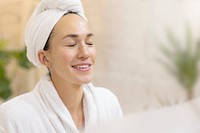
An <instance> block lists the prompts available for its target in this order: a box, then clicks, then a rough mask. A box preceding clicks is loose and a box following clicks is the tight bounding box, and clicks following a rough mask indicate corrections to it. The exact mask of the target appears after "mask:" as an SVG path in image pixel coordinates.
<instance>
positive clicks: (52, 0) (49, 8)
mask: <svg viewBox="0 0 200 133" xmlns="http://www.w3.org/2000/svg"><path fill="white" fill-rule="evenodd" d="M69 11H71V12H76V13H77V14H79V15H80V16H82V17H83V18H84V19H86V17H85V16H84V11H83V7H82V3H81V1H80V0H42V1H41V2H40V3H39V5H38V6H37V7H36V9H35V11H34V12H33V14H32V16H31V17H30V19H29V21H28V23H27V27H26V32H25V44H26V47H27V57H28V59H29V60H30V61H31V62H32V63H33V64H34V65H35V66H40V65H41V63H40V62H39V60H38V57H37V55H38V51H39V50H42V49H43V48H44V46H45V43H46V41H47V39H48V37H49V34H50V33H51V31H52V29H53V27H54V26H55V24H56V23H57V22H58V21H59V20H60V18H61V17H62V16H63V15H64V14H65V13H67V12H69Z"/></svg>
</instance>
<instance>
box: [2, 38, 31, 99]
mask: <svg viewBox="0 0 200 133" xmlns="http://www.w3.org/2000/svg"><path fill="white" fill-rule="evenodd" d="M6 45H7V42H6V41H5V40H0V98H2V99H4V100H6V99H8V98H9V96H10V95H11V94H12V91H11V87H10V84H11V80H10V79H9V78H8V76H7V74H6V66H7V65H8V64H9V62H10V61H11V60H12V59H15V60H16V61H17V64H18V66H20V67H22V68H24V69H29V68H31V67H32V64H31V63H30V62H29V61H28V60H27V58H26V49H25V48H24V49H22V50H16V51H11V50H6V49H5V47H6Z"/></svg>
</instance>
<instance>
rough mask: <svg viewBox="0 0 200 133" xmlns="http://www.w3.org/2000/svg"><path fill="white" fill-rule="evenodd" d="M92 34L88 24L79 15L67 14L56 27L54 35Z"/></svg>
mask: <svg viewBox="0 0 200 133" xmlns="http://www.w3.org/2000/svg"><path fill="white" fill-rule="evenodd" d="M89 32H90V29H89V26H88V22H87V21H86V20H85V19H83V18H82V17H81V16H79V15H77V14H71V13H70V14H66V15H64V16H63V17H62V18H61V19H60V20H59V21H58V23H57V24H56V25H55V27H54V30H53V33H54V34H59V35H67V34H87V33H89Z"/></svg>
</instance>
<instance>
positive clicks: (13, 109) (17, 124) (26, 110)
mask: <svg viewBox="0 0 200 133" xmlns="http://www.w3.org/2000/svg"><path fill="white" fill-rule="evenodd" d="M84 115H85V125H86V128H87V127H88V126H89V125H91V124H94V123H95V124H97V123H99V122H102V121H105V120H112V119H117V118H120V117H121V116H122V111H121V108H120V105H119V103H118V100H117V98H116V96H115V95H113V94H112V93H111V92H110V91H109V90H107V89H104V88H99V87H94V86H93V85H92V84H88V85H85V87H84ZM78 132H79V130H78V129H77V127H76V125H75V124H74V122H73V120H72V117H71V115H70V113H69V111H68V110H67V108H66V107H65V105H64V104H63V102H62V101H61V99H60V97H59V96H58V94H57V92H56V90H55V88H54V87H53V84H52V82H51V81H50V79H49V76H45V77H43V78H42V79H41V80H40V81H39V82H38V84H37V85H36V87H35V89H34V90H33V91H31V92H29V93H26V94H23V95H21V96H18V97H16V98H14V99H12V100H10V101H8V102H6V103H3V104H2V105H1V106H0V133H78Z"/></svg>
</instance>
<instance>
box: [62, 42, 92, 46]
mask: <svg viewBox="0 0 200 133" xmlns="http://www.w3.org/2000/svg"><path fill="white" fill-rule="evenodd" d="M85 44H87V45H89V46H92V45H94V44H93V43H85ZM76 45H77V44H69V45H66V46H67V47H74V46H76Z"/></svg>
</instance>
